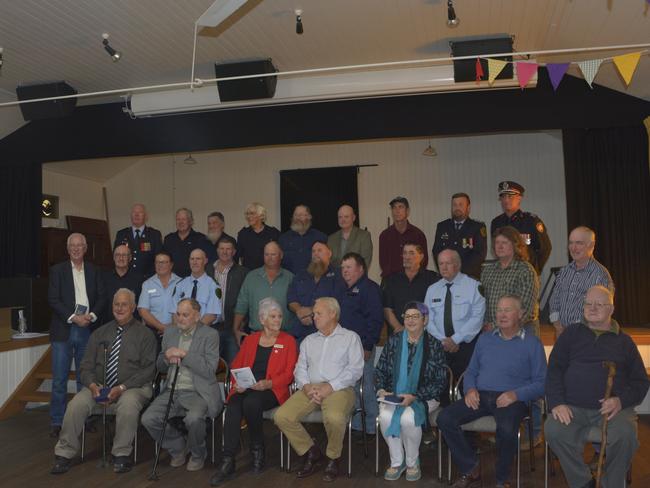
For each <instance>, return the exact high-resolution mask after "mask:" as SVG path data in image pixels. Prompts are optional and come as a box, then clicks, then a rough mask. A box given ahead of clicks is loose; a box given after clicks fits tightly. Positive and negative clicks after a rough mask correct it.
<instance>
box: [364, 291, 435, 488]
mask: <svg viewBox="0 0 650 488" xmlns="http://www.w3.org/2000/svg"><path fill="white" fill-rule="evenodd" d="M428 316H429V309H428V308H427V307H426V305H424V303H420V302H409V303H407V304H406V306H405V307H404V315H403V317H404V330H403V331H402V332H399V333H397V334H395V335H393V336H391V337H390V339H389V340H388V343H387V344H386V346H385V347H384V349H383V351H382V353H381V357H380V358H379V363H378V364H377V368H376V369H375V384H376V386H377V396H378V397H379V400H380V402H381V401H382V400H384V399H385V397H387V396H389V395H397V396H399V397H401V399H402V402H401V403H400V404H388V403H380V407H379V425H380V426H381V433H382V434H383V436H384V439H385V440H386V444H388V450H389V452H390V467H389V468H388V469H387V470H386V472H385V473H384V479H386V480H390V481H394V480H398V479H399V478H400V477H401V476H402V473H403V472H404V471H406V479H407V481H417V480H419V479H420V477H421V472H420V461H419V451H420V441H421V439H422V429H423V428H424V427H425V426H426V424H427V418H428V413H429V412H430V411H432V410H434V409H435V408H436V407H437V406H438V405H439V399H440V393H441V392H442V390H443V388H444V387H445V383H446V373H445V354H444V351H443V349H442V344H441V343H440V341H438V339H436V338H435V337H433V336H432V335H430V334H428V333H427V332H426V331H425V325H426V324H427V322H428Z"/></svg>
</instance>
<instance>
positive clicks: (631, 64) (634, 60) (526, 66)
mask: <svg viewBox="0 0 650 488" xmlns="http://www.w3.org/2000/svg"><path fill="white" fill-rule="evenodd" d="M648 2H649V3H650V0H648ZM648 52H650V50H648V49H646V50H643V51H637V52H633V53H628V54H621V55H620V56H613V57H611V58H598V59H588V60H586V61H572V62H568V63H533V62H530V61H503V60H501V59H493V58H488V57H478V58H476V83H477V84H478V83H480V82H481V81H482V80H484V79H485V73H484V72H483V65H482V64H481V59H485V60H487V65H488V80H487V81H488V84H489V85H490V86H492V85H493V84H494V81H495V80H496V78H497V76H499V74H500V73H501V71H503V68H505V67H506V65H507V64H514V67H515V72H516V73H517V80H518V82H519V87H520V88H521V89H522V90H523V89H524V88H525V87H526V85H528V82H529V81H530V80H531V78H532V77H533V75H534V74H536V73H537V68H539V67H540V66H545V67H546V69H547V71H548V76H549V78H550V79H551V84H552V85H553V91H557V88H558V87H559V86H560V83H561V82H562V78H564V75H565V74H566V72H567V70H568V69H569V66H570V65H571V64H572V63H574V64H577V65H578V67H579V68H580V71H582V74H583V76H584V77H585V81H586V82H587V84H588V85H589V88H592V89H593V86H592V83H593V81H594V78H595V77H596V74H597V73H598V70H599V69H600V66H601V64H602V63H603V62H604V61H610V60H611V61H613V62H614V66H616V69H617V70H618V73H619V74H620V75H621V78H623V81H624V82H625V85H626V86H629V85H630V82H631V81H632V77H633V76H634V72H635V71H636V67H637V65H638V64H639V59H640V58H641V55H643V54H647V53H648Z"/></svg>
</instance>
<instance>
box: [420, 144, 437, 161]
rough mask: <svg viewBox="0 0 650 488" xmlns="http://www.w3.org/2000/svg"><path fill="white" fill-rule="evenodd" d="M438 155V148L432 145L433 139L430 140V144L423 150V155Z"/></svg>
mask: <svg viewBox="0 0 650 488" xmlns="http://www.w3.org/2000/svg"><path fill="white" fill-rule="evenodd" d="M437 155H438V151H436V148H435V147H433V146H432V145H431V141H429V145H428V146H427V147H426V149H425V150H424V151H422V156H428V157H430V158H435V157H436V156H437Z"/></svg>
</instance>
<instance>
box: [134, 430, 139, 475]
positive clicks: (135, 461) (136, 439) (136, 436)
mask: <svg viewBox="0 0 650 488" xmlns="http://www.w3.org/2000/svg"><path fill="white" fill-rule="evenodd" d="M136 464H138V428H137V427H136V429H135V437H134V438H133V465H134V466H135V465H136Z"/></svg>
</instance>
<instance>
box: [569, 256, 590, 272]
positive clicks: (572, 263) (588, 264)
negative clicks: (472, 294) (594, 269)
mask: <svg viewBox="0 0 650 488" xmlns="http://www.w3.org/2000/svg"><path fill="white" fill-rule="evenodd" d="M593 262H594V257H593V256H592V257H590V258H589V260H588V261H587V264H585V266H584V268H581V269H578V265H577V264H576V262H575V261H571V262H570V263H569V266H570V267H571V268H572V269H573V270H574V271H582V270H583V269H587V268H589V267H590V266H591V265H592V264H593Z"/></svg>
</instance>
